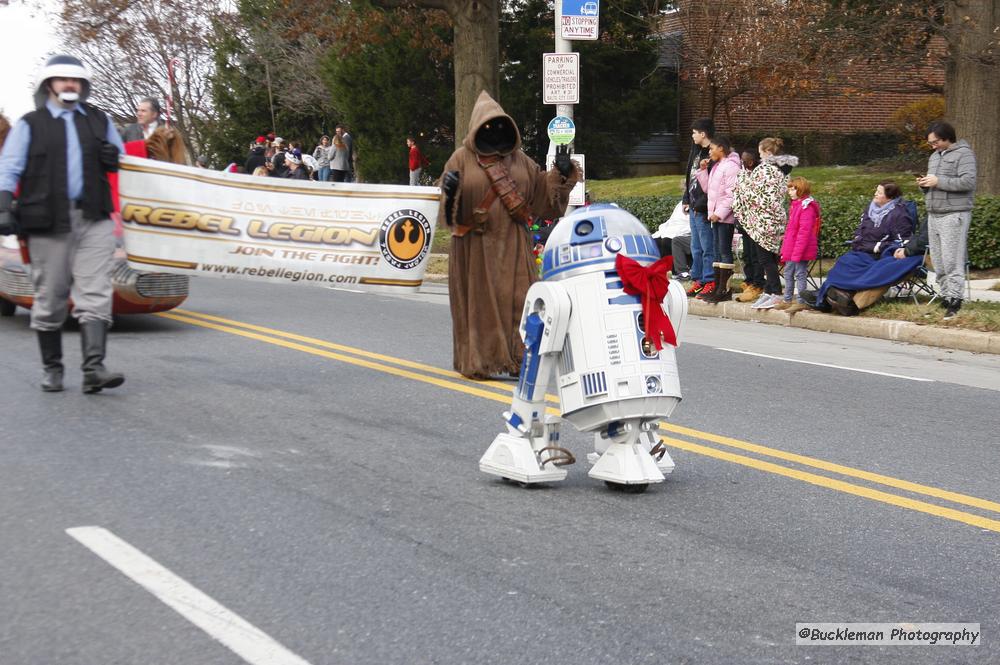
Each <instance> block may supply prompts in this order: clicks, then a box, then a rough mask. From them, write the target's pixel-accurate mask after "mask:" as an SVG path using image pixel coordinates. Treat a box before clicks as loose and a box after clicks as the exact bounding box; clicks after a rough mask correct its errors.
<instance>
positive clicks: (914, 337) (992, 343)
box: [688, 279, 1000, 354]
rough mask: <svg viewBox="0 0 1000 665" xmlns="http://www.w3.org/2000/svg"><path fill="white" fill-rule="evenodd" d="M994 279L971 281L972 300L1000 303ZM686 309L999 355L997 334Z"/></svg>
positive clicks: (814, 315)
mask: <svg viewBox="0 0 1000 665" xmlns="http://www.w3.org/2000/svg"><path fill="white" fill-rule="evenodd" d="M997 281H998V280H994V279H986V280H973V281H972V282H971V285H972V300H983V301H991V302H1000V291H991V290H989V288H990V287H992V286H993V285H994V284H995V283H997ZM688 311H689V312H690V313H691V314H694V315H695V316H714V317H719V318H725V319H734V320H738V321H758V322H760V323H770V324H774V325H781V326H790V327H793V328H804V329H806V330H819V331H822V332H834V333H841V334H843V335H856V336H858V337H874V338H878V339H887V340H891V341H894V342H906V343H909V344H922V345H924V346H936V347H940V348H945V349H956V350H959V351H973V352H975V353H996V354H1000V333H990V332H980V331H978V330H964V329H961V328H945V327H943V326H930V325H920V324H917V323H910V322H909V321H893V320H891V319H870V318H864V317H859V316H839V315H837V314H825V313H823V312H817V311H815V310H802V311H800V312H795V313H793V314H788V313H786V312H783V311H781V310H773V309H751V308H750V304H749V303H741V302H736V301H735V300H734V301H732V302H724V303H719V304H718V305H712V304H710V303H705V302H702V301H700V300H697V299H694V298H692V299H690V300H688Z"/></svg>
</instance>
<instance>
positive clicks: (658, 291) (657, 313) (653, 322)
mask: <svg viewBox="0 0 1000 665" xmlns="http://www.w3.org/2000/svg"><path fill="white" fill-rule="evenodd" d="M673 265H674V258H673V257H672V256H665V257H663V258H662V259H660V260H659V261H657V262H656V263H654V264H653V265H651V266H649V267H648V268H645V267H643V266H642V265H640V264H639V263H638V262H636V261H635V260H634V259H630V258H629V257H627V256H625V255H624V254H619V255H618V256H617V257H616V258H615V269H616V270H617V271H618V275H619V276H620V277H621V278H622V285H623V287H624V290H625V293H627V294H629V295H632V296H639V297H640V299H641V301H642V318H643V319H644V320H645V323H646V330H645V331H644V332H645V333H646V337H647V338H649V340H650V341H652V342H653V345H654V346H656V350H657V351H659V350H660V349H662V348H663V342H666V343H667V344H671V345H673V346H677V334H676V333H675V332H674V327H673V326H672V325H670V317H668V316H667V313H666V312H664V311H663V305H662V303H663V298H664V297H665V296H666V295H667V284H668V283H669V282H670V279H669V278H668V277H667V271H668V270H670V269H671V268H672V267H673ZM661 338H662V341H661Z"/></svg>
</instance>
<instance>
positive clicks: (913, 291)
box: [885, 249, 940, 305]
mask: <svg viewBox="0 0 1000 665" xmlns="http://www.w3.org/2000/svg"><path fill="white" fill-rule="evenodd" d="M929 255H930V249H926V250H924V260H923V262H922V263H921V264H920V265H919V266H918V267H917V269H916V270H914V271H913V272H911V273H910V274H909V276H907V277H905V278H904V279H903V280H902V281H900V282H897V283H896V284H894V285H893V286H890V287H889V290H888V291H886V292H885V297H886V298H899V299H903V300H905V299H909V298H912V299H913V303H914V304H919V303H920V300H919V297H920V296H926V297H927V298H928V301H927V304H928V305H929V304H931V303H932V302H934V301H935V300H937V299H938V298H939V297H940V294H939V293H938V292H937V291H936V290H935V289H934V287H933V286H931V284H930V282H928V281H927V276H928V275H927V258H928V256H929Z"/></svg>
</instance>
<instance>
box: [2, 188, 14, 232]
mask: <svg viewBox="0 0 1000 665" xmlns="http://www.w3.org/2000/svg"><path fill="white" fill-rule="evenodd" d="M13 204H14V194H12V193H11V192H0V236H9V235H14V234H16V233H17V220H16V219H14V213H13V211H12V210H11V209H12V208H13Z"/></svg>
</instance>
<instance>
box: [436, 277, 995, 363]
mask: <svg viewBox="0 0 1000 665" xmlns="http://www.w3.org/2000/svg"><path fill="white" fill-rule="evenodd" d="M932 274H933V273H932ZM425 280H426V281H425V282H424V285H423V286H422V287H421V290H423V291H426V292H428V293H447V283H448V276H447V275H442V274H428V275H425ZM998 282H1000V280H996V279H983V280H972V282H971V286H972V300H983V301H991V302H1000V291H991V290H990V287H992V286H993V285H994V284H996V283H998ZM688 308H689V309H688V311H689V313H690V314H692V315H694V316H706V317H717V318H724V319H734V320H738V321H756V322H758V323H769V324H772V325H780V326H789V327H792V328H802V329H805V330H817V331H821V332H834V333H840V334H843V335H855V336H858V337H873V338H876V339H887V340H891V341H894V342H906V343H908V344H921V345H923V346H935V347H940V348H945V349H956V350H959V351H972V352H975V353H995V354H1000V333H989V332H980V331H978V330H963V329H959V328H945V327H942V326H930V325H920V324H917V323H910V322H908V321H893V320H890V319H871V318H864V317H858V316H849V317H848V316H838V315H836V314H824V313H823V312H817V311H814V310H803V311H801V312H796V313H794V314H787V313H785V312H783V311H780V310H772V309H750V305H749V304H745V303H741V302H736V301H735V300H734V301H731V302H724V303H719V304H718V305H712V304H709V303H704V302H702V301H700V300H697V299H694V298H691V299H689V300H688Z"/></svg>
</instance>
